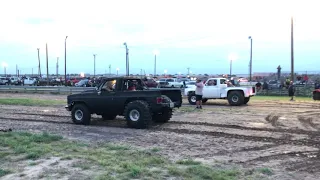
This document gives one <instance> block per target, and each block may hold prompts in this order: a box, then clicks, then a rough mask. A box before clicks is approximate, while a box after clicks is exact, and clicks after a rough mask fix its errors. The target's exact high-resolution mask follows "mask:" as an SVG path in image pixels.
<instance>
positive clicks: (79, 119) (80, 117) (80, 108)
mask: <svg viewBox="0 0 320 180" xmlns="http://www.w3.org/2000/svg"><path fill="white" fill-rule="evenodd" d="M71 116H72V121H73V122H74V123H75V124H83V125H89V124H90V122H91V113H90V111H89V109H88V108H87V106H86V105H84V104H76V105H74V106H73V108H72V111H71Z"/></svg>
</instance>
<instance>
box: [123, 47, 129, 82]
mask: <svg viewBox="0 0 320 180" xmlns="http://www.w3.org/2000/svg"><path fill="white" fill-rule="evenodd" d="M123 45H124V46H125V47H126V76H129V49H128V45H127V43H126V42H124V43H123Z"/></svg>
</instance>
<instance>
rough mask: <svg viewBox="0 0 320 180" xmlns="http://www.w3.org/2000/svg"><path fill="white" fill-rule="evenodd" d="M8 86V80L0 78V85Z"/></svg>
mask: <svg viewBox="0 0 320 180" xmlns="http://www.w3.org/2000/svg"><path fill="white" fill-rule="evenodd" d="M9 84H10V80H9V78H6V77H0V85H9Z"/></svg>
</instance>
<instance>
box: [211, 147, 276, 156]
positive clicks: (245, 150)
mask: <svg viewBox="0 0 320 180" xmlns="http://www.w3.org/2000/svg"><path fill="white" fill-rule="evenodd" d="M278 146H279V144H266V145H262V146H255V147H244V148H240V149H238V150H234V151H225V150H224V151H219V152H217V153H214V154H213V156H221V155H228V154H232V153H239V152H248V151H261V150H266V149H269V148H273V147H278Z"/></svg>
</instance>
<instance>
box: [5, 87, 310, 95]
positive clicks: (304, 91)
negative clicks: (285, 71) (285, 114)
mask: <svg viewBox="0 0 320 180" xmlns="http://www.w3.org/2000/svg"><path fill="white" fill-rule="evenodd" d="M243 86H251V85H249V84H248V85H243ZM93 89H95V87H65V86H0V92H9V93H51V94H74V93H80V92H83V91H86V90H93ZM295 89H296V92H295V95H296V96H305V97H311V96H312V91H313V90H314V87H313V86H296V88H295ZM181 92H182V94H183V93H184V88H182V89H181ZM257 95H258V96H260V95H267V96H288V90H287V89H286V88H282V89H272V90H262V89H261V90H258V91H257Z"/></svg>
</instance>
